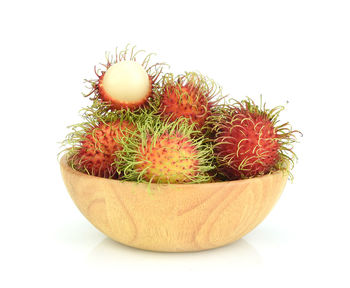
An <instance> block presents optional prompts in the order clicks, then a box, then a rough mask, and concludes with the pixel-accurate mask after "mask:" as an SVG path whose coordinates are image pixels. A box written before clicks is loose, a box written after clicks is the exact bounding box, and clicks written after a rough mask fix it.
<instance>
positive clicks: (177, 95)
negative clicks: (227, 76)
mask: <svg viewBox="0 0 350 288" xmlns="http://www.w3.org/2000/svg"><path fill="white" fill-rule="evenodd" d="M162 80H163V81H162V82H163V83H162V85H161V86H162V88H161V90H160V92H159V111H160V114H161V115H162V118H163V119H167V118H170V120H171V121H175V120H176V119H178V118H179V117H185V118H187V119H189V121H190V123H194V124H195V125H196V127H197V128H199V129H201V128H202V127H203V126H204V125H205V122H206V120H207V118H208V117H209V116H210V115H211V113H212V111H211V110H212V107H213V106H214V105H215V104H216V103H217V102H218V101H219V100H221V98H222V96H221V88H220V87H218V85H217V84H216V83H215V82H214V81H213V80H211V79H209V78H207V77H204V76H203V75H200V74H198V73H194V72H191V73H185V74H184V75H179V76H176V77H175V76H174V75H173V74H171V73H168V74H165V75H164V76H163V78H162ZM214 98H217V99H214Z"/></svg>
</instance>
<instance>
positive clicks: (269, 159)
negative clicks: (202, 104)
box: [213, 98, 298, 180]
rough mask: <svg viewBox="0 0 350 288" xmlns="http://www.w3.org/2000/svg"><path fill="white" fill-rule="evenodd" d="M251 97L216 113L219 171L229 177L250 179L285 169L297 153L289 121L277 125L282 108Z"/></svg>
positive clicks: (215, 146)
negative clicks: (266, 104) (267, 104)
mask: <svg viewBox="0 0 350 288" xmlns="http://www.w3.org/2000/svg"><path fill="white" fill-rule="evenodd" d="M261 106H262V105H260V107H259V106H257V105H256V104H255V103H254V102H253V101H252V100H251V99H250V98H247V100H243V101H241V102H238V101H237V102H236V103H235V104H233V105H228V106H226V107H224V108H223V109H222V110H221V111H220V113H218V115H216V116H213V119H214V121H213V122H214V126H215V130H216V138H215V140H214V143H215V145H214V151H215V153H216V156H217V161H218V163H219V170H220V172H221V173H222V174H223V175H224V176H225V177H227V178H228V179H230V180H235V179H241V178H251V177H255V176H259V175H264V174H267V173H270V172H272V171H274V170H280V169H286V167H288V163H287V161H288V162H289V161H292V162H293V157H294V156H295V154H294V153H293V151H292V149H291V148H292V147H291V145H292V144H293V143H294V142H295V141H296V138H295V135H294V134H295V132H298V131H292V130H291V127H290V125H289V124H288V123H285V124H282V125H277V123H278V122H279V121H278V116H279V113H280V111H281V110H282V109H283V107H276V108H274V109H271V110H268V109H266V108H265V105H264V106H263V107H261Z"/></svg>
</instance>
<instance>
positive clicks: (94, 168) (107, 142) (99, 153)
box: [72, 121, 135, 178]
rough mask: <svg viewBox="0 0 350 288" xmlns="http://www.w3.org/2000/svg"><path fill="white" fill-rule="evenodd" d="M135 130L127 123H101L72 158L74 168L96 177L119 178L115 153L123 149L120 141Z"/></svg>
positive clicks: (88, 135) (89, 133)
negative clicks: (115, 165) (115, 164)
mask: <svg viewBox="0 0 350 288" xmlns="http://www.w3.org/2000/svg"><path fill="white" fill-rule="evenodd" d="M134 129H135V128H134V125H133V124H131V123H129V122H126V121H123V122H120V121H116V122H113V123H108V124H105V123H100V124H99V125H98V126H96V127H94V128H93V129H91V130H90V131H89V132H88V133H87V135H86V137H85V139H84V140H83V141H82V142H81V148H80V149H79V152H78V153H77V154H76V155H74V156H73V158H72V161H73V164H74V167H75V168H76V169H78V170H80V171H83V172H88V173H89V174H90V175H94V176H99V177H105V178H111V177H115V176H118V175H116V174H117V170H116V167H114V166H113V165H112V164H113V162H114V161H115V155H114V153H115V152H116V151H118V150H121V149H122V146H121V145H120V144H119V142H118V139H120V138H121V137H123V136H125V135H127V134H128V133H129V132H130V131H132V130H134Z"/></svg>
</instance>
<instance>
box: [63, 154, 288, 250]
mask: <svg viewBox="0 0 350 288" xmlns="http://www.w3.org/2000/svg"><path fill="white" fill-rule="evenodd" d="M61 172H62V176H63V180H64V183H65V185H66V187H67V189H68V191H69V194H70V196H71V197H72V199H73V201H74V203H75V204H76V206H77V207H78V208H79V210H80V211H81V213H82V214H83V215H84V216H85V217H86V218H87V219H88V220H89V221H90V222H91V223H92V224H93V225H94V226H95V227H96V228H98V229H99V230H100V231H102V232H103V233H104V234H106V235H107V236H109V237H110V238H112V239H114V240H116V241H118V242H120V243H123V244H126V245H128V246H133V247H137V248H141V249H146V250H153V251H173V252H176V251H198V250H206V249H211V248H215V247H219V246H223V245H226V244H228V243H231V242H233V241H235V240H238V239H240V238H241V237H242V236H244V235H245V234H247V233H248V232H250V231H251V230H252V229H253V228H255V227H256V226H257V225H258V224H259V223H260V222H261V221H262V220H263V219H264V218H265V217H266V216H267V214H268V213H269V212H270V210H271V209H272V207H273V206H274V204H275V203H276V201H277V200H278V198H279V197H280V195H281V193H282V191H283V188H284V186H285V184H286V181H287V175H283V173H282V172H277V173H275V174H271V175H266V176H263V177H257V178H253V179H248V180H239V181H230V182H218V183H208V184H151V185H148V184H137V183H133V182H121V181H118V180H111V179H104V178H99V177H94V176H89V175H86V174H83V173H80V172H77V171H74V170H73V169H72V168H71V167H69V166H68V165H67V162H66V158H65V157H62V159H61Z"/></svg>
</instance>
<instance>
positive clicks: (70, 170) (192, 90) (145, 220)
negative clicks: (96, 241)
mask: <svg viewBox="0 0 350 288" xmlns="http://www.w3.org/2000/svg"><path fill="white" fill-rule="evenodd" d="M136 55H139V54H138V52H135V50H134V48H132V49H128V47H127V48H126V49H125V50H122V51H121V52H120V54H117V55H116V56H115V58H113V57H112V58H109V59H108V61H107V64H106V65H103V67H104V69H105V70H104V71H103V72H101V73H98V72H97V73H96V74H97V75H98V79H97V80H89V81H87V82H88V83H89V84H90V85H91V91H90V93H88V94H87V96H91V99H92V104H91V105H90V106H89V107H87V108H84V109H83V114H82V117H83V119H84V122H82V123H80V124H76V125H73V126H71V129H72V131H71V133H69V134H68V135H67V137H66V139H65V141H64V142H63V144H64V146H65V149H63V150H62V152H64V156H63V157H62V158H61V161H60V163H61V172H62V176H63V179H64V182H65V184H66V187H67V189H68V191H69V193H70V195H71V197H72V199H73V201H74V202H75V204H76V205H77V207H78V208H79V209H80V211H81V212H82V213H83V215H84V216H85V217H86V218H87V219H88V220H89V221H90V222H91V223H92V224H93V225H94V226H95V227H97V228H98V229H99V230H100V231H102V232H103V233H105V234H106V235H108V236H109V237H111V238H112V239H114V240H116V241H118V242H120V243H124V244H126V245H129V246H133V247H137V248H141V249H147V250H153V251H173V252H175V251H198V250H205V249H211V248H215V247H219V246H222V245H226V244H228V243H231V242H233V241H235V240H237V239H239V238H241V237H242V236H244V235H245V234H246V233H248V232H249V231H251V230H252V229H253V228H254V227H256V225H258V224H259V223H260V222H261V221H262V220H263V219H264V218H265V217H266V216H267V214H268V213H269V211H270V210H271V209H272V207H273V205H274V204H275V203H276V201H277V200H278V198H279V196H280V195H281V193H282V191H283V188H284V186H285V184H286V182H287V179H288V177H289V176H290V169H291V168H292V166H293V162H294V159H295V158H296V156H295V154H294V152H293V144H294V143H295V142H296V136H295V135H296V133H297V132H298V131H295V130H292V128H291V127H290V125H289V124H288V123H284V124H279V119H278V118H279V113H280V112H281V110H282V109H283V107H276V108H273V109H267V108H266V105H265V104H264V105H262V104H260V105H256V104H255V103H254V101H253V100H251V99H250V98H246V99H244V100H241V101H238V100H235V101H234V102H227V101H226V99H225V97H223V96H222V90H221V87H219V86H218V85H217V84H216V83H215V82H214V81H213V80H211V79H210V78H208V77H205V76H203V75H201V74H199V73H195V72H190V73H188V72H186V73H184V74H183V75H178V76H174V75H173V74H171V73H163V68H164V67H165V66H164V64H162V63H155V64H153V65H151V64H150V56H146V57H145V59H144V60H143V61H141V62H140V63H139V62H137V60H136ZM136 63H137V64H136ZM135 67H137V68H135ZM152 69H153V70H152ZM95 70H96V69H95ZM141 72H142V73H141ZM140 75H141V76H140ZM142 75H143V76H142ZM107 76H108V78H107ZM106 79H108V81H107V80H106ZM145 79H147V81H146V80H145ZM135 99H136V100H135Z"/></svg>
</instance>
